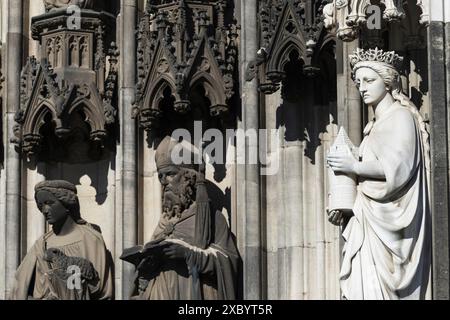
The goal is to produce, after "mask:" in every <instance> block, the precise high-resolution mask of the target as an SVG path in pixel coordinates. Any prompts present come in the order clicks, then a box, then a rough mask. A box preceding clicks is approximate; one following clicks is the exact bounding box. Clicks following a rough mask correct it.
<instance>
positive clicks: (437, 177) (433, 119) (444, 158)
mask: <svg viewBox="0 0 450 320" xmlns="http://www.w3.org/2000/svg"><path fill="white" fill-rule="evenodd" d="M430 6H431V8H430V9H431V10H430V25H429V28H428V62H429V63H428V75H429V88H430V105H431V112H430V124H431V125H430V131H431V132H430V136H431V141H430V144H431V186H430V187H431V212H432V224H433V299H443V300H447V299H449V298H450V296H449V274H448V273H449V234H448V232H449V230H448V215H449V203H448V202H449V199H448V197H449V182H448V169H449V163H448V161H449V158H448V157H449V153H448V147H449V140H448V130H449V128H448V125H449V120H448V116H449V114H448V112H447V103H448V99H449V94H448V90H449V88H450V86H447V87H446V72H447V76H448V75H449V73H450V72H449V68H450V63H449V61H447V66H446V61H445V57H446V56H447V59H448V57H449V56H448V54H449V53H450V49H449V48H448V46H449V45H450V41H448V38H449V35H450V27H449V22H450V14H449V11H450V3H448V1H447V0H431V3H430ZM444 8H445V9H446V10H445V11H444ZM444 12H445V13H446V14H444ZM445 19H447V23H445ZM446 31H447V35H446ZM445 51H447V55H446V52H445ZM447 81H448V79H447ZM446 93H447V97H446Z"/></svg>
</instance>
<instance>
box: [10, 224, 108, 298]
mask: <svg viewBox="0 0 450 320" xmlns="http://www.w3.org/2000/svg"><path fill="white" fill-rule="evenodd" d="M48 242H50V243H52V244H51V247H53V248H57V249H59V250H61V251H62V252H63V253H64V254H65V255H67V256H70V257H81V258H85V259H87V260H89V261H90V262H91V263H92V265H93V266H94V268H95V270H96V271H97V272H98V275H99V280H98V281H95V282H92V283H85V282H84V283H82V289H81V290H74V289H68V287H67V282H66V281H60V280H59V279H57V278H55V277H54V276H48V274H52V272H51V269H52V265H50V264H49V263H48V262H47V261H45V260H44V252H45V250H46V249H48V248H49V247H50V246H48ZM58 244H60V245H58ZM112 267H113V265H112V261H111V258H110V256H109V253H108V252H107V249H106V247H105V243H104V241H103V237H102V235H101V233H99V232H97V231H96V230H95V229H94V228H93V227H92V226H90V225H87V224H86V225H82V224H76V223H73V229H72V230H71V232H70V234H68V235H64V236H60V235H55V234H54V233H53V231H52V230H50V231H49V232H47V233H46V234H45V235H43V236H42V237H41V238H39V239H38V240H37V241H36V242H35V244H34V245H33V247H32V248H31V249H30V250H29V251H28V253H27V255H26V256H25V258H24V259H23V261H22V263H21V264H20V266H19V268H18V269H17V271H16V274H15V285H14V288H13V290H12V294H11V299H15V300H25V299H29V298H32V299H52V296H56V298H58V299H61V300H74V299H77V300H78V299H79V300H88V299H93V300H96V299H99V300H100V299H101V300H103V299H111V298H113V294H114V293H113V278H112ZM71 283H73V284H74V283H75V282H74V281H72V282H71ZM80 293H81V294H80Z"/></svg>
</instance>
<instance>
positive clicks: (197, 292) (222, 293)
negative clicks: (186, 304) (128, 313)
mask: <svg viewBox="0 0 450 320" xmlns="http://www.w3.org/2000/svg"><path fill="white" fill-rule="evenodd" d="M195 210H196V208H195V204H194V205H192V206H191V207H190V208H189V210H186V211H185V212H184V213H183V214H182V215H181V219H180V221H179V222H177V223H174V229H173V233H172V234H171V235H169V236H165V235H164V230H165V229H166V226H167V224H168V221H167V220H166V219H165V218H164V217H163V216H162V217H161V219H160V222H159V224H158V226H157V228H156V230H155V232H154V234H153V239H160V238H161V237H163V238H165V239H166V240H165V241H168V242H174V243H178V244H181V245H184V246H186V247H188V248H189V249H190V250H189V254H188V258H187V259H186V262H184V261H183V260H178V261H164V262H161V265H160V266H159V267H158V269H157V270H155V272H154V274H153V276H152V277H150V279H148V280H149V282H148V286H147V288H146V289H145V291H144V292H142V293H141V294H140V295H139V297H138V299H150V300H161V299H164V300H178V299H181V300H191V299H205V300H212V299H220V300H227V299H235V298H236V281H237V267H238V259H239V256H238V253H237V249H236V246H235V244H234V242H233V239H232V238H231V232H230V229H229V227H228V224H227V222H226V220H225V218H224V216H223V215H222V213H221V212H219V211H217V212H216V214H215V216H214V217H213V219H212V225H213V242H212V243H211V244H210V245H209V246H208V247H207V248H206V249H200V248H198V247H195V246H194V245H193V241H194V230H195V214H194V213H195ZM197 275H198V277H197ZM136 293H137V291H136Z"/></svg>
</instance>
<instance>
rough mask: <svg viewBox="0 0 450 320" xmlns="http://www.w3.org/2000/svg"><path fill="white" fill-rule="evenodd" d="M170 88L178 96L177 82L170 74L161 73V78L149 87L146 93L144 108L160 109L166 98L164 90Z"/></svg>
mask: <svg viewBox="0 0 450 320" xmlns="http://www.w3.org/2000/svg"><path fill="white" fill-rule="evenodd" d="M166 88H169V89H170V91H171V92H172V95H173V96H174V97H175V98H178V95H177V93H176V89H175V88H176V86H175V82H174V81H173V79H172V78H171V77H169V76H168V75H165V74H164V75H161V77H160V79H159V80H158V81H157V82H156V83H155V84H154V85H152V86H150V87H149V89H148V93H147V94H146V95H145V100H144V104H143V108H144V109H159V104H160V102H161V100H162V99H164V90H165V89H166Z"/></svg>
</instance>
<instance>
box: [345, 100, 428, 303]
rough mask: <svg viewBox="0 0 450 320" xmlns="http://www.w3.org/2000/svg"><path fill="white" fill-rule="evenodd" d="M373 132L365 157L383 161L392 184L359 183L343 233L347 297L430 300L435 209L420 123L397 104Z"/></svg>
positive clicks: (362, 150)
mask: <svg viewBox="0 0 450 320" xmlns="http://www.w3.org/2000/svg"><path fill="white" fill-rule="evenodd" d="M369 125H371V124H369ZM367 129H369V128H367V127H366V130H365V133H366V136H365V138H364V139H363V142H362V143H361V146H360V149H359V153H360V157H361V158H362V161H374V160H378V161H379V163H380V164H381V166H382V168H383V170H384V173H385V176H386V179H385V180H384V179H383V180H376V179H369V178H364V177H359V184H358V192H357V197H356V201H355V205H354V208H353V212H354V216H352V217H351V218H350V220H349V222H348V224H347V225H346V226H345V229H344V230H343V237H344V239H345V241H346V242H345V245H344V250H343V262H342V268H341V274H340V281H341V288H342V294H343V297H344V298H346V299H426V298H429V294H430V293H429V285H428V284H429V276H430V260H431V255H430V254H431V247H430V236H431V235H430V233H429V226H430V209H429V201H428V199H429V198H428V187H427V172H426V168H425V160H424V147H423V141H422V135H421V132H420V130H419V126H418V122H417V120H416V118H415V117H414V115H413V114H412V112H411V111H409V110H408V109H407V108H405V107H403V106H401V105H400V104H399V103H394V104H393V105H391V106H390V107H389V108H388V109H386V110H385V111H384V112H383V113H382V115H381V116H380V117H379V118H378V119H377V120H376V121H375V122H374V123H373V127H372V128H371V130H370V129H369V130H370V132H369V134H367V131H369V130H367Z"/></svg>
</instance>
